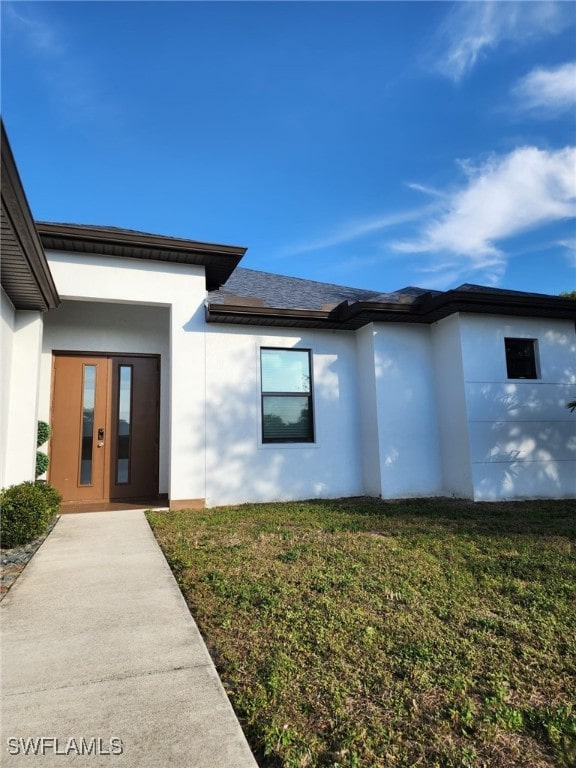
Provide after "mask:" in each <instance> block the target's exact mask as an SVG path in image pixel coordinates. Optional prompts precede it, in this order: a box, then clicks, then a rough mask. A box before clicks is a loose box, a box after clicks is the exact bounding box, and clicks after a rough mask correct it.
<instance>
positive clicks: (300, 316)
mask: <svg viewBox="0 0 576 768" xmlns="http://www.w3.org/2000/svg"><path fill="white" fill-rule="evenodd" d="M520 310H525V312H524V313H521V312H520ZM457 312H466V313H477V314H500V315H514V316H518V315H520V314H525V315H526V316H527V317H550V316H552V317H557V318H558V319H565V320H571V319H574V320H576V302H575V301H574V299H568V298H564V297H562V296H559V297H555V296H550V297H547V296H546V297H544V298H543V299H536V300H535V299H534V296H529V295H526V296H518V295H514V294H512V295H510V296H496V295H494V294H493V293H490V292H480V291H478V292H475V293H473V294H471V293H470V292H468V291H457V290H456V291H448V292H447V293H445V294H442V295H440V296H436V295H431V294H430V293H427V294H424V295H423V296H422V297H418V299H416V300H415V301H414V302H411V303H408V304H407V303H398V302H396V303H382V302H370V301H358V302H354V303H353V304H349V303H348V302H347V301H343V302H342V303H341V304H338V306H336V307H335V308H334V309H332V310H329V311H326V310H317V309H279V308H274V307H251V306H246V305H233V304H211V303H210V302H206V321H207V322H208V323H237V324H242V323H246V324H254V323H258V322H261V323H262V324H263V325H265V324H266V321H268V323H269V324H272V325H277V326H282V325H283V324H284V325H285V326H286V327H294V326H297V324H298V323H300V324H301V325H302V327H306V326H309V327H316V328H320V327H324V328H327V329H328V328H330V329H340V330H343V331H344V330H357V329H359V328H362V326H364V325H368V324H369V323H374V322H387V321H388V322H406V323H418V324H423V325H430V324H432V323H435V322H437V321H438V320H442V319H443V318H445V317H448V315H452V314H455V313H457Z"/></svg>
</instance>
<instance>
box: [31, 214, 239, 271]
mask: <svg viewBox="0 0 576 768" xmlns="http://www.w3.org/2000/svg"><path fill="white" fill-rule="evenodd" d="M36 228H37V230H38V232H39V234H40V236H41V237H55V238H59V239H61V240H64V241H74V240H82V241H84V242H90V243H94V244H106V245H112V246H114V245H119V246H130V247H132V248H141V249H142V250H161V251H178V252H179V253H182V254H186V253H188V254H204V255H206V256H210V255H214V256H230V257H236V258H237V259H238V261H239V260H240V259H241V258H242V256H244V254H245V253H246V251H247V248H246V247H245V246H238V245H220V244H218V243H203V242H199V241H196V240H185V239H182V238H176V237H164V236H162V235H152V234H147V233H144V232H142V233H141V232H122V231H120V230H113V229H104V228H102V229H99V228H95V227H90V226H69V225H66V224H54V223H52V222H47V221H37V222H36Z"/></svg>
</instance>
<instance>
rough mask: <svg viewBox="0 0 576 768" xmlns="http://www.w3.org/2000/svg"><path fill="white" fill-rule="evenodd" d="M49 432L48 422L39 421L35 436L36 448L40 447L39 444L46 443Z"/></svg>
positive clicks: (50, 432) (50, 431)
mask: <svg viewBox="0 0 576 768" xmlns="http://www.w3.org/2000/svg"><path fill="white" fill-rule="evenodd" d="M51 434H52V430H51V429H50V424H47V423H46V422H45V421H39V422H38V432H37V437H36V448H40V446H41V445H44V443H47V442H48V440H49V439H50V435H51Z"/></svg>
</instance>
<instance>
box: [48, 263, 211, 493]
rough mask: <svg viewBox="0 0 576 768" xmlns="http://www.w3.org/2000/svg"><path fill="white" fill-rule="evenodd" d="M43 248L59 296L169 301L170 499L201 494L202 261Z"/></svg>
mask: <svg viewBox="0 0 576 768" xmlns="http://www.w3.org/2000/svg"><path fill="white" fill-rule="evenodd" d="M47 255H48V262H49V264H50V269H51V271H52V274H53V276H54V280H55V283H56V286H57V289H58V292H59V294H60V296H61V298H62V299H63V300H66V299H70V300H77V301H96V302H103V303H104V304H105V303H110V304H133V305H134V304H135V305H141V306H157V307H158V306H160V307H167V308H168V311H169V358H168V361H167V362H168V371H167V373H168V402H169V403H170V407H169V414H168V422H169V427H168V429H166V430H164V435H163V439H164V444H165V445H166V444H167V450H166V454H167V455H168V457H169V473H168V474H169V476H168V493H169V496H170V501H171V503H174V504H176V503H178V502H179V501H183V502H194V501H195V500H196V501H197V500H204V499H205V497H206V487H205V467H206V460H205V449H204V446H205V419H204V416H203V414H204V408H205V405H204V403H205V399H206V391H205V372H204V368H205V333H204V331H205V320H204V299H205V296H206V286H205V278H204V268H203V267H197V266H189V265H185V264H169V263H164V262H150V261H145V262H143V261H140V260H138V259H118V258H110V257H106V256H84V255H81V254H69V253H59V252H55V251H51V252H49V253H48V254H47ZM102 309H103V310H104V309H105V308H104V306H102ZM130 333H131V332H130ZM104 351H107V350H104ZM163 362H166V361H163ZM44 387H45V385H44Z"/></svg>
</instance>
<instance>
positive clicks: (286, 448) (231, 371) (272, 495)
mask: <svg viewBox="0 0 576 768" xmlns="http://www.w3.org/2000/svg"><path fill="white" fill-rule="evenodd" d="M261 347H285V348H288V349H291V348H299V349H310V350H311V351H312V378H313V407H314V421H315V442H314V443H310V444H309V443H301V444H297V443H284V444H269V443H267V444H263V443H262V439H261V385H260V348H261ZM202 439H203V435H202V432H201V431H199V432H198V434H197V435H194V436H193V443H192V445H193V450H194V451H196V450H201V448H202ZM206 440H207V446H206V482H207V492H206V503H207V505H208V506H217V505H222V504H237V503H242V502H264V501H278V500H297V499H304V498H313V497H324V498H327V497H339V496H354V495H359V494H361V493H363V482H362V468H361V457H360V451H359V450H358V446H359V442H360V428H359V417H358V387H357V366H356V348H355V339H354V334H352V333H350V334H347V333H335V332H331V331H292V330H290V329H286V330H284V329H282V330H281V329H272V328H270V329H266V328H253V327H250V328H234V327H231V326H221V325H208V326H207V329H206Z"/></svg>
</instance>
